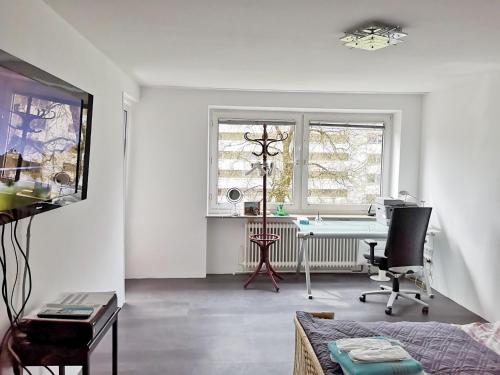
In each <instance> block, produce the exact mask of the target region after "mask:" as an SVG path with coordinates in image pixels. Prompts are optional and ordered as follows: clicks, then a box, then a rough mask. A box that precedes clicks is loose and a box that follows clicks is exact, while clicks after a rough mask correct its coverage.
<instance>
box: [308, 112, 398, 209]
mask: <svg viewBox="0 0 500 375" xmlns="http://www.w3.org/2000/svg"><path fill="white" fill-rule="evenodd" d="M311 121H324V122H333V123H353V124H356V123H360V124H362V123H383V124H384V133H383V138H382V166H381V167H382V171H381V173H382V179H381V195H385V194H388V192H389V189H390V175H391V173H390V168H391V149H392V145H391V141H392V137H391V133H392V124H391V123H392V115H390V114H382V113H340V112H339V113H325V112H321V113H307V114H304V124H303V127H304V132H303V159H302V181H301V187H302V195H301V198H302V199H301V209H300V213H304V214H314V213H317V212H318V211H320V212H321V213H336V214H338V213H342V214H364V213H366V212H367V211H368V209H369V207H370V204H311V203H308V202H307V190H308V182H309V165H308V164H309V163H308V161H309V133H310V131H309V129H310V126H309V124H310V122H311ZM354 126H355V125H353V127H354Z"/></svg>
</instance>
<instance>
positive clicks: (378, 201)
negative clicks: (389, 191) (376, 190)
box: [375, 197, 417, 225]
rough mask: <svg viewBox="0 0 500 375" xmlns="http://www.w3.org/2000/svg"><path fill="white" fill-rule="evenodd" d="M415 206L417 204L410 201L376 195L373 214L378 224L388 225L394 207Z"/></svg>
mask: <svg viewBox="0 0 500 375" xmlns="http://www.w3.org/2000/svg"><path fill="white" fill-rule="evenodd" d="M416 206H417V204H415V203H412V202H405V201H404V200H402V199H395V198H391V197H377V198H375V216H376V217H377V222H379V223H380V224H384V225H389V224H390V222H391V217H392V211H393V210H394V208H396V207H416Z"/></svg>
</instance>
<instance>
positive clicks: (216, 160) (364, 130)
mask: <svg viewBox="0 0 500 375" xmlns="http://www.w3.org/2000/svg"><path fill="white" fill-rule="evenodd" d="M390 122H391V115H390V114H387V113H386V114H381V113H341V112H339V113H332V112H325V113H317V112H314V113H313V112H292V111H290V112H285V111H283V112H277V111H269V112H268V111H265V110H255V111H251V110H248V111H245V110H242V111H239V110H229V109H228V110H224V109H220V110H219V109H218V110H214V111H212V112H211V125H210V167H209V202H208V207H209V212H213V213H220V212H221V211H224V210H227V211H230V210H231V205H230V204H229V202H228V201H227V198H226V193H227V191H228V189H230V188H238V189H240V190H241V191H242V192H243V201H242V202H241V203H240V206H241V208H242V207H243V203H244V202H258V201H261V200H262V185H261V184H262V178H261V177H260V176H259V174H258V172H257V171H254V172H252V173H248V172H249V171H250V170H251V169H252V163H255V162H260V161H261V157H257V156H255V155H254V154H253V152H260V148H259V147H258V146H256V145H255V144H253V143H250V142H247V141H246V140H245V138H244V137H243V135H244V134H245V133H246V132H249V133H250V136H251V138H254V137H255V138H257V137H260V136H261V134H262V125H263V124H264V123H265V124H266V125H268V127H267V129H268V133H269V135H270V137H273V138H275V137H276V136H277V135H278V133H285V132H286V133H288V135H289V137H288V139H287V140H286V141H285V142H278V143H276V144H273V145H272V147H274V149H273V151H279V153H278V155H277V156H275V157H272V158H270V161H271V162H273V163H274V173H273V174H272V176H271V177H270V178H268V186H267V188H268V190H267V191H268V197H267V198H268V202H269V204H270V205H269V207H270V210H273V205H275V204H278V203H284V204H285V209H286V210H287V211H288V212H292V213H304V214H312V213H317V212H318V211H320V212H321V213H364V212H366V210H367V209H368V207H369V205H370V204H371V203H373V202H374V200H375V198H376V197H377V196H381V195H383V194H384V192H386V194H387V191H388V188H389V184H390V181H389V178H388V177H387V175H388V173H387V171H388V167H389V166H390V163H391V161H390V158H389V157H390V152H385V151H386V150H390V148H391V136H390V134H391V133H390V132H388V126H390Z"/></svg>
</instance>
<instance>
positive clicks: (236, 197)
mask: <svg viewBox="0 0 500 375" xmlns="http://www.w3.org/2000/svg"><path fill="white" fill-rule="evenodd" d="M226 198H227V201H228V202H229V203H232V204H233V213H232V215H233V216H240V214H239V213H238V210H237V209H236V205H237V204H238V203H239V202H241V200H242V199H243V193H242V192H241V190H240V189H238V188H231V189H229V190H228V191H227V193H226Z"/></svg>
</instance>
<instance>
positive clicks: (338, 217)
mask: <svg viewBox="0 0 500 375" xmlns="http://www.w3.org/2000/svg"><path fill="white" fill-rule="evenodd" d="M299 216H301V217H304V216H305V217H308V218H310V219H314V218H315V216H316V215H307V214H304V215H300V214H290V215H288V216H277V215H273V214H269V215H267V218H268V219H272V220H289V221H292V220H296V219H297V218H298V217H299ZM205 217H206V218H207V219H262V215H259V216H254V215H240V216H233V215H230V214H207V215H205ZM321 217H322V218H323V219H331V220H375V217H374V216H368V215H355V214H335V215H334V214H330V215H321Z"/></svg>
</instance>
